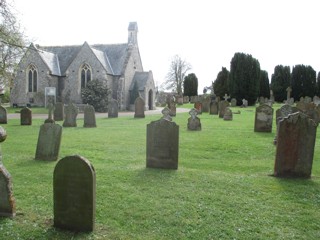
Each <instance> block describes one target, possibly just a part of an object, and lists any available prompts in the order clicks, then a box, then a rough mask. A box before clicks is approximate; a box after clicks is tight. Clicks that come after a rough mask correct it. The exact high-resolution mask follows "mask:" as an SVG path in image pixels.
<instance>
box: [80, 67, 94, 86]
mask: <svg viewBox="0 0 320 240" xmlns="http://www.w3.org/2000/svg"><path fill="white" fill-rule="evenodd" d="M80 77H81V88H85V87H86V86H87V83H88V82H89V81H91V68H90V66H89V65H88V64H84V65H83V66H82V68H81V74H80Z"/></svg>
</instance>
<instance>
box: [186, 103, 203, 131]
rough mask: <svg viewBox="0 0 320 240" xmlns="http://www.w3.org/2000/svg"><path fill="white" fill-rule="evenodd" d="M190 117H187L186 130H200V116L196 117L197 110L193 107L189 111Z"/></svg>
mask: <svg viewBox="0 0 320 240" xmlns="http://www.w3.org/2000/svg"><path fill="white" fill-rule="evenodd" d="M189 114H190V116H191V117H189V118H188V130H191V131H200V130H201V122H200V118H198V117H197V115H198V111H197V109H195V108H192V109H191V110H190V111H189Z"/></svg>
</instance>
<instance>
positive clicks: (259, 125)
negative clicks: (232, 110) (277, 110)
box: [254, 104, 273, 132]
mask: <svg viewBox="0 0 320 240" xmlns="http://www.w3.org/2000/svg"><path fill="white" fill-rule="evenodd" d="M272 122H273V108H272V107H270V106H268V105H266V104H263V105H260V106H259V107H257V108H256V115H255V121H254V131H255V132H272Z"/></svg>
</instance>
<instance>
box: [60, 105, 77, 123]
mask: <svg viewBox="0 0 320 240" xmlns="http://www.w3.org/2000/svg"><path fill="white" fill-rule="evenodd" d="M78 111H79V110H78V108H77V107H76V106H75V105H74V104H73V103H71V102H70V103H69V104H68V105H67V106H66V108H65V115H66V116H65V119H64V121H63V124H62V126H63V127H76V126H77V115H78Z"/></svg>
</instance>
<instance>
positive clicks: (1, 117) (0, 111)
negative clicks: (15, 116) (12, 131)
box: [0, 105, 8, 124]
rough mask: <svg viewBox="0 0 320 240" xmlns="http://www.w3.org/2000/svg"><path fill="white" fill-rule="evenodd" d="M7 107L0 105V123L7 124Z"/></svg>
mask: <svg viewBox="0 0 320 240" xmlns="http://www.w3.org/2000/svg"><path fill="white" fill-rule="evenodd" d="M7 123H8V118H7V109H6V108H5V107H3V106H1V105H0V124H7Z"/></svg>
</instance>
